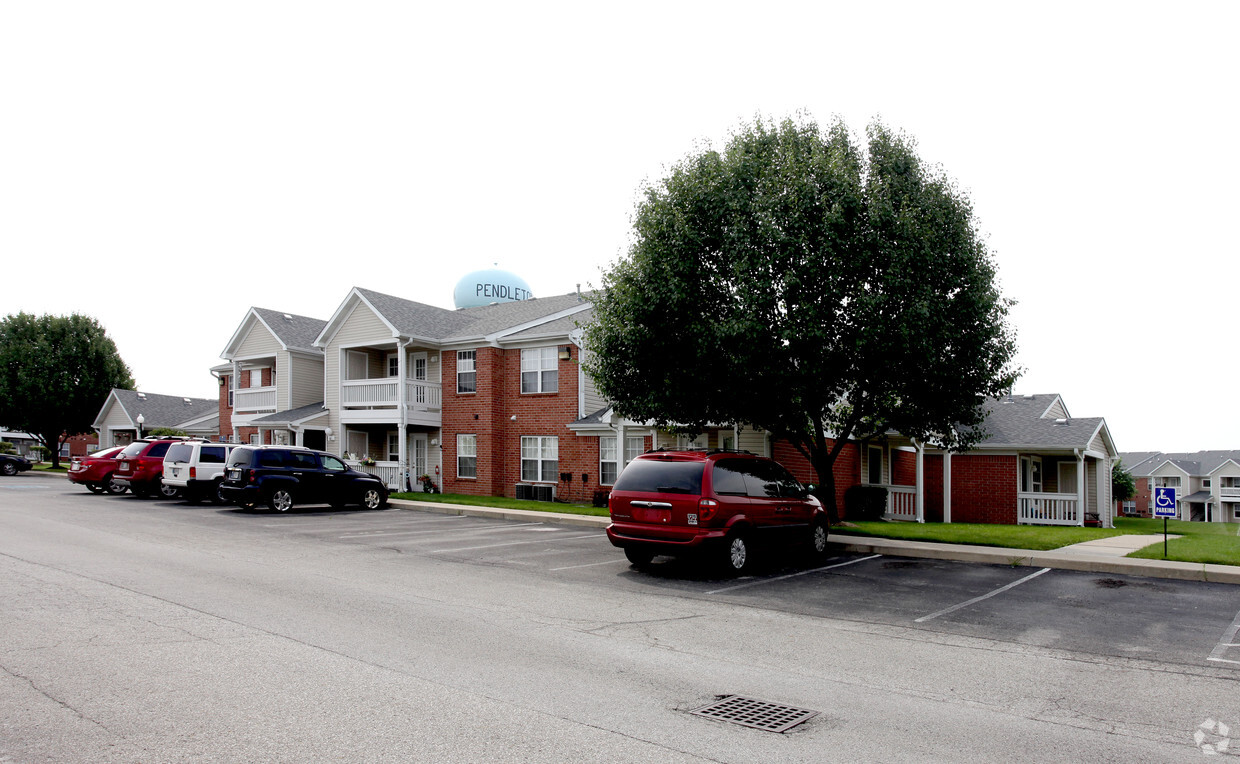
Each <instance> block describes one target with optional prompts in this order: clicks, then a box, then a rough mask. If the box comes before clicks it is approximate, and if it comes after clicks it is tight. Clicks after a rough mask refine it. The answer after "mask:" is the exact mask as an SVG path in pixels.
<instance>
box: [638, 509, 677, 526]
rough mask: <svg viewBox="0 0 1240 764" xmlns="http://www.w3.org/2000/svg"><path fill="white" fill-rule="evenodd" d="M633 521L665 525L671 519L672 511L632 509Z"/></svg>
mask: <svg viewBox="0 0 1240 764" xmlns="http://www.w3.org/2000/svg"><path fill="white" fill-rule="evenodd" d="M633 519H634V520H636V521H637V522H639V523H666V522H668V521H670V520H671V519H672V510H670V509H646V508H643V507H633Z"/></svg>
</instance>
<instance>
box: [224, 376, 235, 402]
mask: <svg viewBox="0 0 1240 764" xmlns="http://www.w3.org/2000/svg"><path fill="white" fill-rule="evenodd" d="M224 379H226V380H228V408H232V407H233V378H232V375H231V374H229V375H228V376H227V377H224Z"/></svg>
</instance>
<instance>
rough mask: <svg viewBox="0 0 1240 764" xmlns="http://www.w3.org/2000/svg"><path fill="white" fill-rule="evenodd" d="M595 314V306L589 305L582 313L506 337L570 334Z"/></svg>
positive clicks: (513, 338) (518, 337)
mask: <svg viewBox="0 0 1240 764" xmlns="http://www.w3.org/2000/svg"><path fill="white" fill-rule="evenodd" d="M593 315H594V308H593V307H589V308H586V309H585V310H583V311H581V312H580V313H574V314H573V315H571V316H564V317H563V318H557V319H555V320H554V321H548V322H547V323H545V324H539V325H538V326H532V327H530V328H529V329H525V330H523V331H519V332H515V333H513V334H509V335H507V336H506V337H505V339H510V340H517V339H522V338H525V337H541V336H543V335H545V334H557V335H559V334H568V333H569V332H571V331H573V330H575V329H577V328H578V327H583V326H585V325H586V324H588V323H590V317H591V316H593Z"/></svg>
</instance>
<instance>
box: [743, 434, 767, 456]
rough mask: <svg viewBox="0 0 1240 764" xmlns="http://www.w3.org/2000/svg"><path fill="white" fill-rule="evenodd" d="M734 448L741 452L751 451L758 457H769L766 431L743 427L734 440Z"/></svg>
mask: <svg viewBox="0 0 1240 764" xmlns="http://www.w3.org/2000/svg"><path fill="white" fill-rule="evenodd" d="M736 447H737V448H738V449H740V450H741V451H752V452H753V453H755V454H758V455H759V456H770V453H769V452H768V449H767V442H766V431H764V430H755V429H754V428H752V427H745V428H744V429H742V430H741V431H740V437H738V438H737V439H736Z"/></svg>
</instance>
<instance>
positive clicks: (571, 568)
mask: <svg viewBox="0 0 1240 764" xmlns="http://www.w3.org/2000/svg"><path fill="white" fill-rule="evenodd" d="M618 562H623V563H625V564H626V565H627V564H628V562H629V561H628V560H627V559H625V558H624V557H621V558H619V559H616V560H608V561H607V562H590V563H586V564H585V565H566V566H564V567H563V568H551V569H550V572H555V571H557V570H574V569H576V568H593V567H596V566H598V565H615V564H616V563H618Z"/></svg>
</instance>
